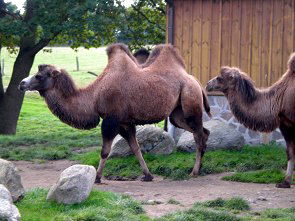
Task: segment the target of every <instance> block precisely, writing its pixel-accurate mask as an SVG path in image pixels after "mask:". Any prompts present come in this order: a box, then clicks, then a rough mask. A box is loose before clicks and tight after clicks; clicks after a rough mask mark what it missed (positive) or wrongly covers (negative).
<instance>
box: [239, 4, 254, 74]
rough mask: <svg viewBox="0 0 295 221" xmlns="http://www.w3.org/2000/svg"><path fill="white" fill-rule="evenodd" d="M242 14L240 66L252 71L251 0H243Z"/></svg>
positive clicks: (247, 71) (246, 70) (244, 69)
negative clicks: (250, 67)
mask: <svg viewBox="0 0 295 221" xmlns="http://www.w3.org/2000/svg"><path fill="white" fill-rule="evenodd" d="M241 3H242V16H241V19H242V21H241V26H242V27H241V50H240V53H241V54H240V58H241V63H240V68H241V69H242V70H243V71H244V72H246V73H250V69H249V66H250V53H251V30H252V27H251V20H252V9H251V1H243V0H242V2H241Z"/></svg>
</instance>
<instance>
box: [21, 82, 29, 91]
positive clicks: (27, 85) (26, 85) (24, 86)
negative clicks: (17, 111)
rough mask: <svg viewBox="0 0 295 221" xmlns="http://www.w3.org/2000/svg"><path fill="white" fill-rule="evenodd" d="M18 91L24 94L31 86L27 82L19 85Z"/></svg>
mask: <svg viewBox="0 0 295 221" xmlns="http://www.w3.org/2000/svg"><path fill="white" fill-rule="evenodd" d="M18 89H19V90H20V91H22V92H25V91H27V90H29V89H30V87H29V84H28V83H27V82H25V81H22V82H20V84H19V85H18Z"/></svg>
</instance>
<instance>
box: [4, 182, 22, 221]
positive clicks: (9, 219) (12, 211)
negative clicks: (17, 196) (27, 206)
mask: <svg viewBox="0 0 295 221" xmlns="http://www.w3.org/2000/svg"><path fill="white" fill-rule="evenodd" d="M0 220H5V221H19V220H20V214H19V211H18V209H17V208H16V206H15V205H13V202H12V197H11V195H10V192H9V191H8V189H7V188H6V187H5V186H4V185H2V184H0Z"/></svg>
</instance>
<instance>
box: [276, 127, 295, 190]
mask: <svg viewBox="0 0 295 221" xmlns="http://www.w3.org/2000/svg"><path fill="white" fill-rule="evenodd" d="M280 130H281V132H282V135H283V136H284V138H285V140H286V144H287V149H286V154H287V159H288V166H287V171H286V175H285V179H284V181H283V182H282V183H278V184H277V185H276V187H278V188H291V183H292V174H293V170H294V164H295V137H294V136H295V134H294V131H295V128H294V127H288V126H287V125H285V124H284V123H282V124H281V125H280Z"/></svg>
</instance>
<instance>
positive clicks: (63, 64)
mask: <svg viewBox="0 0 295 221" xmlns="http://www.w3.org/2000/svg"><path fill="white" fill-rule="evenodd" d="M46 49H50V50H51V51H52V52H51V53H49V52H44V51H41V52H39V53H38V54H37V56H36V58H35V61H34V65H33V67H32V69H31V74H34V73H36V72H37V70H38V65H39V64H52V65H56V66H57V67H59V68H63V69H66V70H67V71H68V72H69V73H70V74H71V76H72V77H73V78H74V80H75V82H77V84H78V85H80V86H84V85H87V84H88V83H89V82H91V81H93V80H94V79H95V76H93V75H90V74H88V73H87V71H92V72H94V73H97V74H99V73H101V72H102V71H103V69H104V67H105V65H106V63H107V55H106V53H105V47H101V48H97V49H95V48H91V49H89V50H88V49H84V48H79V49H78V50H77V52H75V51H74V50H73V49H71V48H69V47H52V48H46ZM76 57H78V59H79V67H80V68H79V71H77V67H76ZM1 59H4V61H5V65H4V66H5V75H4V77H3V82H4V86H7V85H8V82H9V79H10V76H11V73H12V69H13V63H14V61H15V59H16V55H15V54H12V55H11V54H9V53H8V51H7V50H6V49H5V48H3V49H2V50H1Z"/></svg>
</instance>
